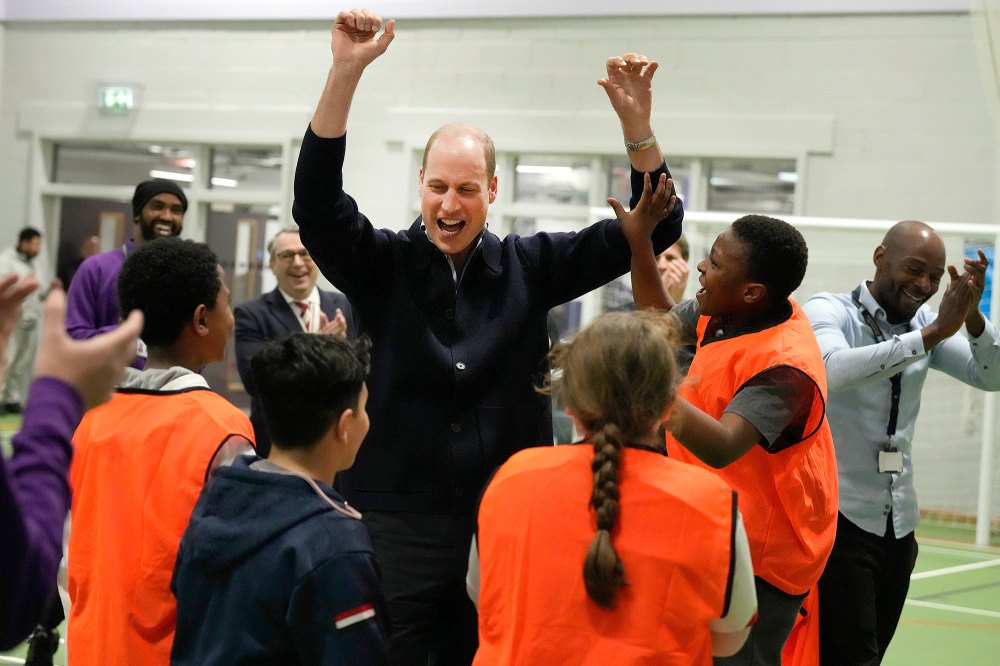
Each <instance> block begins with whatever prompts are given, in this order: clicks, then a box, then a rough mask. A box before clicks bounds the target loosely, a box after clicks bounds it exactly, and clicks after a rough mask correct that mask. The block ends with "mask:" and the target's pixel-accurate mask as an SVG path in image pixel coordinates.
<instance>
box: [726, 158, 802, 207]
mask: <svg viewBox="0 0 1000 666" xmlns="http://www.w3.org/2000/svg"><path fill="white" fill-rule="evenodd" d="M708 173H709V178H708V209H709V210H718V211H733V212H737V213H765V214H766V213H784V214H791V213H792V212H794V209H795V183H796V181H797V180H798V174H797V173H796V171H795V160H774V159H713V160H711V161H710V162H709V163H708Z"/></svg>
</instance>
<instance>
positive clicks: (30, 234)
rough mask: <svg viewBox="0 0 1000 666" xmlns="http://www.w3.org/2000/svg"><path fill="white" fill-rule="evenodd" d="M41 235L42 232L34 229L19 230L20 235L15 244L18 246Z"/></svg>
mask: <svg viewBox="0 0 1000 666" xmlns="http://www.w3.org/2000/svg"><path fill="white" fill-rule="evenodd" d="M41 235H42V232H41V231H39V230H38V229H36V228H34V227H25V228H24V229H21V233H19V234H18V235H17V244H18V245H20V244H21V243H24V242H26V241H30V240H32V239H34V238H38V237H39V236H41Z"/></svg>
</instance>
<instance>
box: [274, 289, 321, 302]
mask: <svg viewBox="0 0 1000 666" xmlns="http://www.w3.org/2000/svg"><path fill="white" fill-rule="evenodd" d="M278 293H280V294H281V296H282V298H284V299H285V302H286V303H288V304H289V305H291V304H292V303H310V304H313V305H317V306H318V305H319V288H318V287H317V286H316V285H313V289H312V291H311V292H309V295H308V296H306V297H305V298H303V299H298V298H292V297H291V296H289V295H288V294H286V293H285V291H284V290H283V289H282V288H281V287H278Z"/></svg>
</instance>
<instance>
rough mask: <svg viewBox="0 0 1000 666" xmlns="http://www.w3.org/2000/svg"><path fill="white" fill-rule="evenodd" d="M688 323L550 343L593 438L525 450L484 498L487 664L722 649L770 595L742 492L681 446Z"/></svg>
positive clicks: (476, 580)
mask: <svg viewBox="0 0 1000 666" xmlns="http://www.w3.org/2000/svg"><path fill="white" fill-rule="evenodd" d="M674 335H675V334H674V330H673V325H672V323H671V321H670V318H669V317H668V316H666V315H664V314H662V313H654V312H650V311H646V312H617V313H609V314H606V315H602V316H601V317H598V318H597V319H596V320H594V322H593V323H592V324H591V325H590V326H588V327H587V328H585V329H584V330H582V331H581V332H580V333H579V334H578V335H577V336H576V337H575V339H573V340H572V341H570V342H567V343H560V344H559V345H557V346H556V347H555V348H554V349H553V351H552V354H551V363H552V373H551V375H550V378H549V381H548V382H547V386H546V387H545V388H544V389H543V390H545V391H548V392H551V393H552V395H553V397H554V398H556V399H557V400H559V401H560V402H561V403H563V404H566V405H567V406H568V411H569V413H570V414H571V416H572V417H573V419H574V423H575V425H576V428H577V431H578V432H580V433H582V434H583V439H582V440H581V441H580V442H579V443H577V444H575V445H567V446H556V447H539V448H530V449H525V450H523V451H520V452H518V453H516V454H514V455H513V456H512V457H511V458H510V459H509V460H508V461H507V462H506V463H504V465H502V466H501V467H500V468H499V469H498V470H497V472H496V473H495V475H494V477H493V478H492V480H491V481H490V483H489V485H488V486H487V488H486V490H485V491H484V492H483V496H482V499H481V500H480V506H479V512H478V530H477V535H476V538H475V540H474V541H473V545H472V552H471V554H470V563H469V576H468V580H467V583H468V587H469V594H470V596H471V597H472V599H473V601H475V602H476V603H477V606H478V608H479V651H478V652H477V653H476V658H475V661H474V663H475V664H548V663H576V664H595V665H600V666H606V665H607V664H616V665H618V664H685V665H689V664H709V663H711V660H712V656H713V654H717V655H725V654H731V653H733V652H735V651H736V650H738V649H739V648H740V646H742V644H743V641H744V640H745V638H746V635H747V633H748V631H749V628H748V625H749V624H750V622H751V621H752V617H753V615H754V612H755V610H756V597H755V595H754V590H753V573H752V570H751V566H750V559H749V551H748V549H747V544H746V536H745V533H744V531H743V527H742V522H741V519H740V517H739V513H738V511H737V509H736V496H735V494H734V493H733V491H732V490H731V489H730V488H729V486H727V485H726V484H725V483H723V482H721V481H720V480H719V479H718V478H716V477H715V476H714V475H712V474H711V473H709V472H707V471H705V470H700V469H697V468H695V467H693V466H690V465H684V464H681V463H678V462H676V461H673V460H670V459H669V458H667V457H666V456H665V455H664V453H665V451H664V443H663V436H662V435H660V434H658V433H659V429H660V427H661V425H662V424H663V422H664V421H665V420H666V419H667V417H668V415H669V413H670V409H671V406H672V404H673V400H674V393H675V390H676V384H677V370H676V367H675V363H674V344H673V340H674Z"/></svg>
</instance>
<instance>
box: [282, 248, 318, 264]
mask: <svg viewBox="0 0 1000 666" xmlns="http://www.w3.org/2000/svg"><path fill="white" fill-rule="evenodd" d="M274 256H275V257H276V258H277V259H278V261H280V262H282V263H285V264H290V263H292V262H293V261H295V257H300V258H301V259H302V261H304V262H306V263H307V264H308V263H311V262H312V257H310V256H309V250H299V251H298V252H295V251H294V250H285V251H284V252H279V253H278V254H276V255H274Z"/></svg>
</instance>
